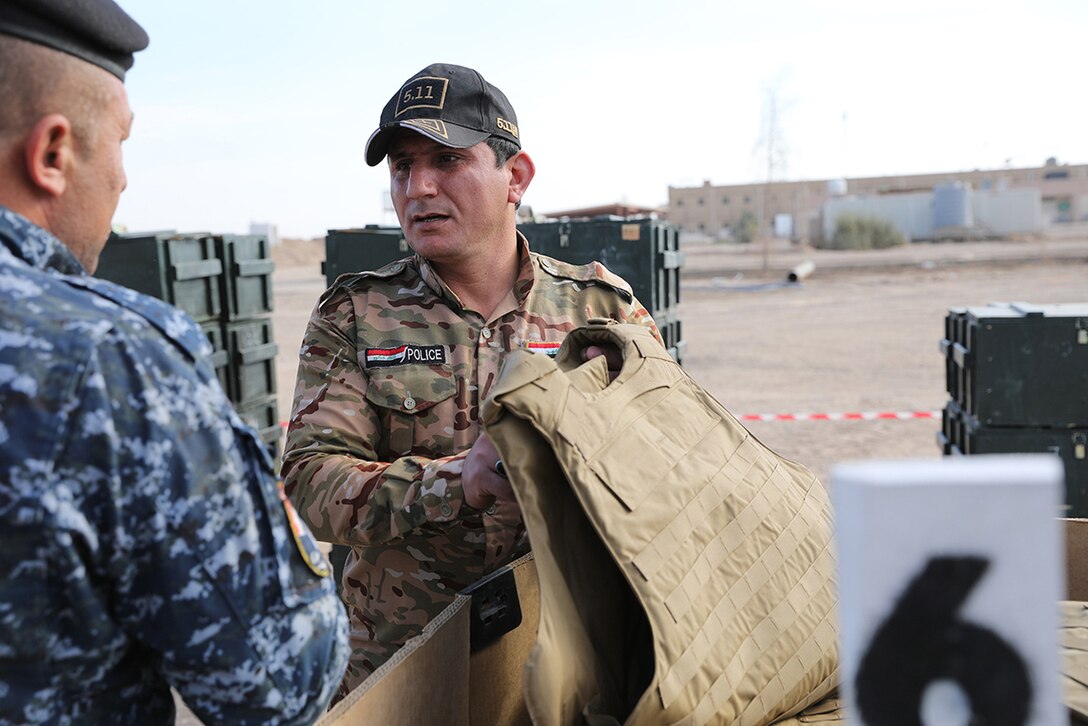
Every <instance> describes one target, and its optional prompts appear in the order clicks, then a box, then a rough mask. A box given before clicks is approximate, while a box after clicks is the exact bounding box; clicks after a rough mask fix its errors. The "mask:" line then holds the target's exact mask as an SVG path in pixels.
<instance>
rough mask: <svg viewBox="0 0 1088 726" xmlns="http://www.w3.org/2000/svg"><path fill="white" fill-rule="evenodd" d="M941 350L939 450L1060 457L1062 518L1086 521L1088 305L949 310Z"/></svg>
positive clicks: (998, 306) (1087, 484)
mask: <svg viewBox="0 0 1088 726" xmlns="http://www.w3.org/2000/svg"><path fill="white" fill-rule="evenodd" d="M940 349H941V352H942V353H943V354H944V357H945V386H946V389H947V391H948V393H949V395H950V398H951V400H949V402H948V404H947V405H946V406H945V408H944V412H943V415H942V422H941V431H940V433H939V434H938V436H937V440H938V444H939V445H940V446H941V448H942V450H943V452H944V453H945V454H946V455H952V454H997V453H1046V452H1049V453H1054V454H1057V455H1058V456H1060V457H1061V459H1062V461H1063V463H1064V465H1065V480H1066V482H1065V504H1066V506H1067V512H1066V516H1070V517H1085V516H1088V303H1085V304H1072V305H1032V304H1029V303H999V304H991V305H986V306H981V307H969V308H952V309H951V310H949V312H948V315H947V316H946V318H945V337H944V338H943V339H942V340H941V344H940Z"/></svg>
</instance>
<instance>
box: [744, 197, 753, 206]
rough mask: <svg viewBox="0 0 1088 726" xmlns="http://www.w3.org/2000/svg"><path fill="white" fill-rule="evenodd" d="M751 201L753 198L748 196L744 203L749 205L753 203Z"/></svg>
mask: <svg viewBox="0 0 1088 726" xmlns="http://www.w3.org/2000/svg"><path fill="white" fill-rule="evenodd" d="M751 201H752V198H751V197H747V196H746V197H745V198H744V203H745V204H748V203H749V202H751Z"/></svg>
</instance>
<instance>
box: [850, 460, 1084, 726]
mask: <svg viewBox="0 0 1088 726" xmlns="http://www.w3.org/2000/svg"><path fill="white" fill-rule="evenodd" d="M1062 480H1063V474H1062V466H1061V461H1060V460H1059V459H1058V458H1057V457H1054V456H1050V455H1045V454H1035V455H1019V454H1016V455H976V456H968V457H962V458H954V459H934V460H919V461H873V462H859V463H850V464H843V465H840V466H837V467H835V468H833V469H832V471H831V478H830V481H831V497H832V504H833V506H834V512H835V529H836V533H835V543H836V550H837V553H836V556H837V558H838V568H839V592H840V598H839V618H840V641H841V646H842V662H841V668H840V673H841V675H842V691H843V693H844V695H845V697H846V700H847V714H848V715H849V717H850V719H851V722H852V723H865V724H874V725H875V724H879V723H909V722H910V719H909V717H908V720H904V718H903V717H904V714H908V713H913V714H916V719H917V721H916V722H920V723H923V724H927V725H928V726H932V725H934V724H965V725H966V724H968V723H1009V724H1013V723H1016V724H1032V725H1035V724H1038V725H1040V726H1042V725H1043V724H1056V723H1063V722H1064V721H1063V719H1067V718H1068V717H1067V716H1066V715H1065V711H1064V708H1063V706H1062V704H1061V692H1060V689H1059V684H1058V649H1057V629H1058V620H1057V618H1058V615H1057V613H1058V610H1057V601H1058V600H1060V599H1062V598H1063V596H1064V595H1063V593H1064V592H1065V589H1064V570H1063V565H1062V563H1063V557H1064V555H1063V552H1064V550H1063V549H1062V540H1061V537H1062V533H1061V530H1060V528H1059V526H1058V524H1059V523H1058V519H1057V517H1058V515H1059V508H1060V505H1061V500H1062ZM972 716H974V717H975V718H977V719H979V720H978V721H973V720H972ZM1021 716H1022V718H1021Z"/></svg>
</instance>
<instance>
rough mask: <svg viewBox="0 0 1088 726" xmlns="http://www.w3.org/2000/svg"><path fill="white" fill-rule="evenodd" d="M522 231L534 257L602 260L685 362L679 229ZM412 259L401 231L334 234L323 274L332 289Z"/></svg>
mask: <svg viewBox="0 0 1088 726" xmlns="http://www.w3.org/2000/svg"><path fill="white" fill-rule="evenodd" d="M518 229H519V230H520V231H521V232H522V234H524V235H525V237H526V239H528V240H529V247H530V249H532V250H533V251H534V252H540V253H542V254H545V255H548V256H550V257H554V258H556V259H558V260H563V261H564V262H569V263H571V264H576V265H584V264H586V263H589V262H593V261H599V262H601V263H602V264H604V266H605V267H607V268H608V269H609V270H610V271H612V272H614V273H615V274H617V275H619V276H620V277H622V278H624V279H625V280H627V282H628V283H630V285H631V289H632V290H633V291H634V293H635V297H637V298H638V299H639V301H640V302H641V303H642V304H643V305H645V306H646V308H647V309H648V310H649V311H650V314H651V315H653V318H654V320H655V321H656V322H657V325H658V328H659V329H660V330H661V337H662V338H663V339H664V341H665V346H666V347H667V348H668V349H669V353H670V354H672V356H673V358H675V359H676V360H677V361H679V362H682V359H683V356H684V350H685V347H686V343H685V342H684V340H683V337H682V335H681V325H680V317H679V315H678V310H677V308H678V306H679V304H680V268H681V267H682V265H683V253H681V252H680V250H679V242H678V239H679V237H678V233H677V228H676V227H675V226H673V225H671V224H668V223H667V222H662V221H659V220H653V219H637V220H625V219H617V218H608V219H594V220H587V221H579V222H540V223H532V224H522V225H519V226H518ZM410 254H411V249H410V248H409V246H408V244H407V242H406V241H405V240H404V237H403V235H402V234H401V230H400V228H399V227H379V226H375V225H371V226H368V227H364V228H361V229H340V230H329V233H328V235H327V236H326V237H325V262H324V263H323V266H322V272H323V273H324V275H325V279H326V281H327V282H328V284H330V285H331V284H332V282H333V280H335V279H336V278H337V277H338V276H339V275H342V274H344V273H346V272H357V271H360V270H375V269H377V268H379V267H381V266H383V265H385V264H387V263H389V262H392V261H394V260H397V259H400V258H401V257H405V256H407V255H410Z"/></svg>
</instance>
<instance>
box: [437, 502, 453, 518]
mask: <svg viewBox="0 0 1088 726" xmlns="http://www.w3.org/2000/svg"><path fill="white" fill-rule="evenodd" d="M438 511H440V512H442V516H443V517H448V516H450V515H451V514H453V507H451V506H450V505H448V504H443V505H442V506H441V507H439V508H438Z"/></svg>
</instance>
